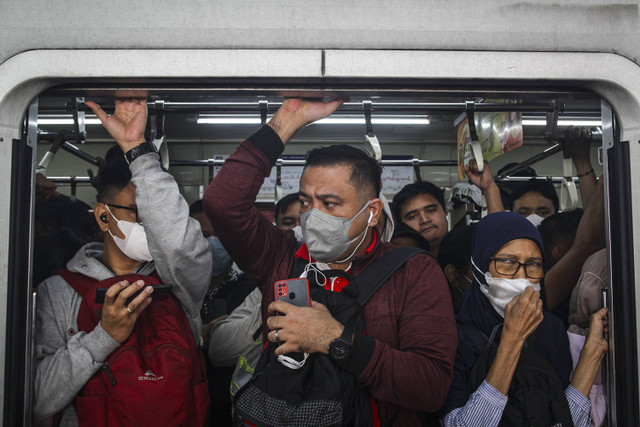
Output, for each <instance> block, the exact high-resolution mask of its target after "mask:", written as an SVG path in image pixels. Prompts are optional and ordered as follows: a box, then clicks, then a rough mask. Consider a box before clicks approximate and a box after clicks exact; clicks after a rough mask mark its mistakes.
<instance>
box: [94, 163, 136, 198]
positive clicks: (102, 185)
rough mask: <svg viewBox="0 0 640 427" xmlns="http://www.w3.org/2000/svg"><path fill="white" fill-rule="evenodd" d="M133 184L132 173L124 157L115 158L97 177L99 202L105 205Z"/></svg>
mask: <svg viewBox="0 0 640 427" xmlns="http://www.w3.org/2000/svg"><path fill="white" fill-rule="evenodd" d="M129 182H131V171H130V170H129V165H127V162H126V161H125V160H124V157H115V158H114V159H113V160H112V161H110V162H109V163H107V165H106V166H105V167H104V169H102V170H101V171H100V174H99V175H98V177H97V184H98V185H97V189H98V195H97V196H96V198H97V199H98V202H100V203H104V202H105V201H108V200H109V199H110V198H112V197H113V196H114V195H115V194H117V193H118V192H120V191H122V190H123V189H124V188H125V187H126V186H127V185H128V184H129Z"/></svg>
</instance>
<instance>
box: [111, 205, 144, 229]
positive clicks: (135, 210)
mask: <svg viewBox="0 0 640 427" xmlns="http://www.w3.org/2000/svg"><path fill="white" fill-rule="evenodd" d="M105 205H107V206H111V207H112V208H117V209H126V210H128V211H131V212H133V213H135V214H136V222H137V223H138V224H142V220H141V219H140V217H139V216H138V207H137V206H135V207H131V206H121V205H114V204H113V203H105Z"/></svg>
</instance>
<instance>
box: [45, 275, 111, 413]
mask: <svg viewBox="0 0 640 427" xmlns="http://www.w3.org/2000/svg"><path fill="white" fill-rule="evenodd" d="M36 298H37V316H38V319H37V322H36V328H37V330H36V375H35V408H34V413H35V418H36V419H41V418H44V417H48V416H50V415H53V414H56V413H57V412H59V411H61V410H62V409H64V408H65V407H66V406H67V405H69V404H70V403H71V402H72V401H73V399H74V397H75V396H76V394H78V392H79V391H80V390H81V389H82V387H83V386H84V385H85V383H86V382H87V381H88V380H89V379H90V378H91V377H92V376H93V374H94V373H95V372H97V371H98V370H99V369H100V367H101V366H102V363H103V362H104V360H105V359H106V358H107V356H109V354H111V353H112V352H113V351H114V350H116V349H117V348H118V347H119V344H118V343H117V342H116V341H114V340H113V339H112V338H111V337H110V336H109V334H107V333H106V332H105V331H104V329H102V327H101V325H100V324H98V326H96V328H95V329H94V330H93V331H92V332H90V333H86V332H80V331H77V324H76V321H75V319H76V318H77V316H78V308H79V307H80V302H81V301H82V297H81V296H80V295H78V294H77V293H76V292H74V291H73V289H72V288H71V287H70V286H69V285H68V284H67V283H66V282H64V281H63V280H62V278H60V276H54V277H52V278H50V279H48V280H46V281H45V282H43V283H42V284H41V285H40V286H39V287H38V292H37V297H36ZM70 319H73V321H71V320H70ZM69 329H74V331H73V332H75V333H73V334H71V332H72V331H70V330H69ZM76 331H77V332H76Z"/></svg>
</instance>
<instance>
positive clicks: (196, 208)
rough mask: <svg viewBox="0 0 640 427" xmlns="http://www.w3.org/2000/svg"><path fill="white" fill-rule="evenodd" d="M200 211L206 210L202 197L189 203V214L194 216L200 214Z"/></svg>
mask: <svg viewBox="0 0 640 427" xmlns="http://www.w3.org/2000/svg"><path fill="white" fill-rule="evenodd" d="M200 212H204V206H202V199H200V200H196V201H195V202H193V203H191V204H190V205H189V216H194V215H196V214H199V213H200Z"/></svg>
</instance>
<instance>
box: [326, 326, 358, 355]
mask: <svg viewBox="0 0 640 427" xmlns="http://www.w3.org/2000/svg"><path fill="white" fill-rule="evenodd" d="M352 345H353V329H352V328H349V327H346V326H345V327H344V329H343V330H342V334H341V335H340V336H339V337H338V338H336V339H335V340H333V341H331V344H329V357H330V358H331V359H334V360H344V359H346V358H348V357H349V355H350V354H351V346H352ZM338 348H340V350H338ZM344 349H348V350H347V351H346V352H345V351H344Z"/></svg>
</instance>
